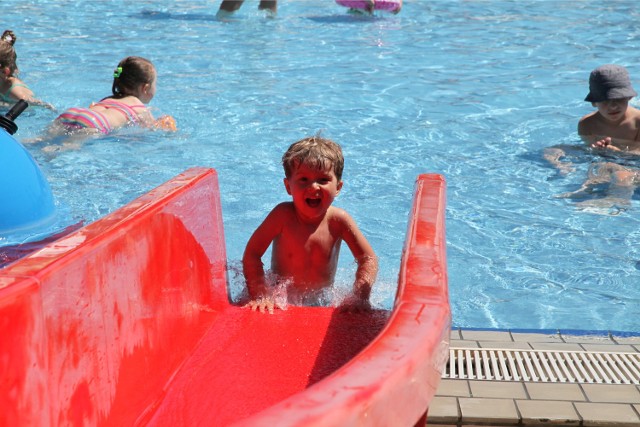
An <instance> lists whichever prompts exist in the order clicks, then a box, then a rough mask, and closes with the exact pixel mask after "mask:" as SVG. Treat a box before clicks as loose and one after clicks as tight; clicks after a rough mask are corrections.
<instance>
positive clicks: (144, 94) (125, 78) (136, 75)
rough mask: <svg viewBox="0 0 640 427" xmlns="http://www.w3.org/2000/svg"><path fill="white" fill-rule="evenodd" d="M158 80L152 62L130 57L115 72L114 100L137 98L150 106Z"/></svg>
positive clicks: (112, 87)
mask: <svg viewBox="0 0 640 427" xmlns="http://www.w3.org/2000/svg"><path fill="white" fill-rule="evenodd" d="M156 78H157V74H156V69H155V67H154V66H153V63H152V62H151V61H149V60H148V59H145V58H141V57H139V56H128V57H126V58H124V59H123V60H122V61H120V63H119V64H118V66H117V67H116V69H115V70H114V71H113V85H112V86H111V92H112V93H113V97H114V98H124V97H125V96H135V97H137V98H138V99H140V101H142V102H143V103H145V104H148V103H149V102H150V101H151V100H152V99H153V97H154V95H155V93H156Z"/></svg>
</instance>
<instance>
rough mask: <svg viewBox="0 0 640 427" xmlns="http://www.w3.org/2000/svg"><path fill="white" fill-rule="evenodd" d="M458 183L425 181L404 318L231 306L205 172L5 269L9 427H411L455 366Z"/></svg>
mask: <svg viewBox="0 0 640 427" xmlns="http://www.w3.org/2000/svg"><path fill="white" fill-rule="evenodd" d="M444 206H445V183H444V180H443V178H442V177H441V176H439V175H421V176H419V177H418V180H417V181H416V189H415V194H414V203H413V209H412V211H411V213H410V215H409V223H408V228H407V237H406V240H405V247H404V252H403V258H402V262H401V268H400V274H399V278H398V291H397V295H396V299H395V303H394V307H393V309H392V310H391V311H390V312H387V311H384V310H377V311H374V312H372V313H367V314H357V315H356V314H348V313H340V312H338V311H337V310H335V309H334V308H333V307H292V306H290V307H289V308H288V309H287V310H284V311H280V310H278V311H276V312H275V313H274V314H273V315H268V314H262V313H256V312H252V311H250V310H247V309H243V308H242V307H238V306H235V305H233V304H230V303H229V298H228V293H227V270H226V252H225V242H224V230H223V225H222V213H221V207H220V194H219V192H218V181H217V174H216V172H215V171H214V170H213V169H206V168H192V169H189V170H187V171H185V172H184V173H182V174H180V175H178V176H177V177H175V178H174V179H172V180H171V181H169V182H167V183H165V184H163V185H161V186H160V187H158V188H156V189H155V190H153V191H151V192H149V193H147V194H146V195H144V196H142V197H140V198H138V199H136V200H135V201H133V202H131V203H129V204H127V205H126V206H124V207H123V208H121V209H119V210H117V211H115V212H113V213H112V214H110V215H107V216H106V217H104V218H102V219H100V220H98V221H96V222H94V223H92V224H89V225H87V226H86V227H83V228H81V229H79V230H77V231H75V232H73V233H71V234H68V235H66V236H65V237H63V238H61V239H59V240H56V241H54V242H52V243H50V244H48V245H47V246H46V247H44V248H43V249H40V250H38V251H37V252H34V253H32V254H29V255H27V256H25V257H24V258H21V259H20V260H18V261H16V262H14V263H11V264H9V265H8V266H6V267H5V268H3V269H0V336H2V345H1V347H0V408H2V411H0V426H3V427H4V426H204V425H206V426H227V425H235V426H305V427H306V426H323V427H326V426H348V425H354V426H356V425H357V426H367V425H371V426H403V425H406V426H412V425H414V424H415V423H416V422H418V420H420V419H422V420H424V414H425V411H426V410H427V408H428V405H429V402H430V401H431V399H432V397H433V396H434V394H435V391H436V388H437V386H438V383H439V380H440V376H441V372H442V369H443V368H444V365H445V363H446V360H447V357H448V347H449V333H450V324H451V314H450V308H449V300H448V289H447V270H446V254H445V252H446V251H445V249H446V241H445V234H444V215H445V210H444Z"/></svg>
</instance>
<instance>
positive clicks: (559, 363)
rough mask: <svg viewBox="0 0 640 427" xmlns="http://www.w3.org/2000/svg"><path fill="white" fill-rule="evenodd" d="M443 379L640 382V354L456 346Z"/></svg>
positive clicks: (603, 382) (450, 353) (451, 350)
mask: <svg viewBox="0 0 640 427" xmlns="http://www.w3.org/2000/svg"><path fill="white" fill-rule="evenodd" d="M442 378H450V379H467V380H492V381H529V382H558V383H602V384H640V353H616V352H584V351H544V350H504V349H502V350H500V349H480V348H479V349H455V348H452V349H450V350H449V362H448V363H447V366H446V367H445V371H444V372H443V374H442Z"/></svg>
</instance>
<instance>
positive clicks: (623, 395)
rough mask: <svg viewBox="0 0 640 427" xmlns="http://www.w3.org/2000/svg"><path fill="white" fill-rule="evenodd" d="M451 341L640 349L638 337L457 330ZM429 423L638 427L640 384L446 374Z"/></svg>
mask: <svg viewBox="0 0 640 427" xmlns="http://www.w3.org/2000/svg"><path fill="white" fill-rule="evenodd" d="M450 346H451V348H452V349H475V348H494V349H515V350H528V349H533V350H548V351H554V350H555V351H581V352H582V351H587V352H597V351H606V352H632V353H640V336H635V335H634V336H631V334H626V335H625V334H621V335H616V334H615V333H604V334H598V333H583V334H582V333H580V331H540V332H536V331H523V332H519V331H502V330H500V331H494V330H480V329H470V330H467V329H454V330H452V332H451V342H450ZM427 425H428V426H431V427H445V426H446V427H451V426H465V427H474V426H483V427H491V426H493V427H498V426H499V427H503V426H536V425H549V426H554V425H564V426H636V427H640V386H638V385H633V384H619V385H618V384H583V383H545V382H525V381H484V380H466V379H450V378H444V379H442V381H441V383H440V387H439V388H438V392H437V395H436V397H435V398H434V400H433V402H432V404H431V405H430V407H429V412H428V419H427Z"/></svg>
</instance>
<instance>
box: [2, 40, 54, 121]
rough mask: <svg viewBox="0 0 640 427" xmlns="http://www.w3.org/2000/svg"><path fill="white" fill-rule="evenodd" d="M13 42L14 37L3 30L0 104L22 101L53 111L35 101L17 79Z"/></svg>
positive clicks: (29, 90) (42, 103)
mask: <svg viewBox="0 0 640 427" xmlns="http://www.w3.org/2000/svg"><path fill="white" fill-rule="evenodd" d="M15 42H16V35H15V34H14V33H13V31H11V30H5V31H4V33H2V36H0V102H2V103H3V104H10V105H13V104H15V103H16V102H17V101H19V100H21V99H24V100H25V101H27V102H28V103H29V104H33V105H41V106H43V107H47V108H49V109H52V110H53V109H54V108H53V106H52V105H51V104H47V103H46V102H42V101H40V100H39V99H36V98H35V97H34V95H33V91H31V89H29V88H28V87H27V85H26V84H24V83H23V82H22V81H21V80H20V79H19V78H18V77H17V75H18V65H17V64H16V59H17V57H18V56H17V54H16V50H15V49H14V47H13V45H14V44H15Z"/></svg>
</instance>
